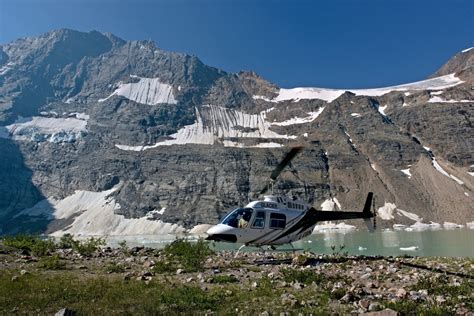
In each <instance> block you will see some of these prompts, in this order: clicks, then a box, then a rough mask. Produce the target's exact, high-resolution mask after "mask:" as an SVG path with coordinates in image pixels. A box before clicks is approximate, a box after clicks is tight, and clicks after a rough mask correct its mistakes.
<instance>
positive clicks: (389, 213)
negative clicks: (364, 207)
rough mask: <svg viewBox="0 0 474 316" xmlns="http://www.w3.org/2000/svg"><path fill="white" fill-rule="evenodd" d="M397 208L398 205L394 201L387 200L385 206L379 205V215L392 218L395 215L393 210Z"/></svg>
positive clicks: (383, 217) (385, 218)
mask: <svg viewBox="0 0 474 316" xmlns="http://www.w3.org/2000/svg"><path fill="white" fill-rule="evenodd" d="M396 209H397V206H396V205H395V204H393V203H387V202H385V204H384V206H382V207H379V209H378V210H377V215H378V216H379V217H380V218H381V219H383V220H386V221H388V220H391V219H394V218H395V217H394V216H393V211H395V210H396Z"/></svg>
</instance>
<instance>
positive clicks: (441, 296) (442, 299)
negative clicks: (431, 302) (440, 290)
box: [436, 295, 446, 304]
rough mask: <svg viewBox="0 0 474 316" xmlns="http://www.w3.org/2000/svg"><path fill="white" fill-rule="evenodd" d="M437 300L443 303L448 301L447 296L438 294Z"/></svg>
mask: <svg viewBox="0 0 474 316" xmlns="http://www.w3.org/2000/svg"><path fill="white" fill-rule="evenodd" d="M436 302H437V303H439V304H443V303H444V302H446V298H445V297H444V296H443V295H438V296H436Z"/></svg>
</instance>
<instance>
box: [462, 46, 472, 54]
mask: <svg viewBox="0 0 474 316" xmlns="http://www.w3.org/2000/svg"><path fill="white" fill-rule="evenodd" d="M471 49H474V47H469V48H466V49H463V50H462V51H461V53H467V52H468V51H470V50H471Z"/></svg>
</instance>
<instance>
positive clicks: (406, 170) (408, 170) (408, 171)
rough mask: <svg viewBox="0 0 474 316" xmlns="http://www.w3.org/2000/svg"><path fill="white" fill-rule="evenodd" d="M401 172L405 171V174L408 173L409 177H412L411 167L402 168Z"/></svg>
mask: <svg viewBox="0 0 474 316" xmlns="http://www.w3.org/2000/svg"><path fill="white" fill-rule="evenodd" d="M400 171H401V172H403V173H404V174H406V175H407V176H408V179H411V172H410V168H408V169H402V170H400Z"/></svg>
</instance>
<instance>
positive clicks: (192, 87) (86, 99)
mask: <svg viewBox="0 0 474 316" xmlns="http://www.w3.org/2000/svg"><path fill="white" fill-rule="evenodd" d="M473 56H474V50H466V51H464V52H461V53H459V54H457V55H456V56H455V57H453V59H452V60H450V61H448V63H447V64H446V65H445V66H443V67H442V68H441V69H440V70H439V71H438V72H437V73H436V74H435V77H433V78H431V79H429V80H425V81H421V82H417V83H413V84H407V85H402V86H396V87H388V88H380V89H366V90H351V91H344V90H330V89H320V88H295V89H282V88H279V87H277V86H276V85H274V84H272V83H270V82H268V81H266V80H264V79H263V78H261V77H259V76H258V75H257V74H255V73H252V72H242V73H238V74H227V73H225V72H223V71H221V70H218V69H215V68H212V67H208V66H206V65H204V64H203V63H202V62H201V61H200V60H199V59H197V58H196V57H194V56H189V55H185V54H178V53H170V52H165V51H163V50H160V49H158V48H157V47H156V46H155V44H154V43H151V42H147V41H136V42H126V41H123V40H121V39H119V38H117V37H115V36H113V35H110V34H101V33H98V32H90V33H80V32H76V31H71V30H59V31H53V32H50V33H48V34H45V35H43V36H40V37H38V38H26V39H21V40H17V41H15V42H12V43H10V44H8V45H5V46H3V47H1V48H0V161H1V165H0V176H1V178H2V181H1V183H0V229H1V230H2V231H3V233H11V232H16V231H46V232H48V233H57V234H60V233H62V232H65V231H73V232H75V233H84V234H88V233H96V234H101V233H103V234H111V233H113V234H124V233H131V232H133V233H144V234H147V233H163V232H169V231H176V230H180V229H181V227H182V226H184V227H192V226H194V225H196V224H199V223H215V222H217V220H218V219H219V218H220V217H221V216H222V215H223V214H224V213H226V212H227V211H228V210H229V208H232V207H235V206H237V205H242V204H245V203H247V202H248V200H249V199H252V198H256V197H257V192H258V191H260V190H261V189H262V188H263V187H264V186H265V185H266V184H267V182H266V181H267V178H268V175H269V174H270V172H271V170H272V168H274V167H275V166H276V165H277V164H278V162H279V159H281V158H282V156H283V155H284V153H285V152H287V151H288V150H289V148H290V147H291V146H294V145H304V146H305V150H304V151H303V153H302V154H300V155H299V156H298V157H297V158H296V159H295V160H294V161H293V162H292V165H291V166H290V167H289V168H288V169H286V170H285V171H284V172H283V174H282V176H281V178H280V181H279V182H278V183H277V185H276V190H277V191H278V190H281V191H282V192H286V193H288V194H293V195H300V196H301V197H303V198H308V199H310V200H312V201H314V204H315V206H319V205H320V204H321V203H322V202H323V201H324V200H326V199H328V198H337V200H338V201H339V202H341V204H342V208H343V209H359V208H360V207H361V206H362V203H363V200H364V199H365V196H366V194H367V192H368V191H374V192H375V195H376V207H377V208H380V210H379V215H380V217H381V219H382V220H386V222H385V224H386V225H389V224H393V223H412V222H413V221H414V220H416V219H421V218H423V220H424V221H426V222H427V221H430V220H431V221H437V222H443V221H452V222H457V223H465V222H470V221H473V220H474V214H473V211H472V204H473V196H474V182H473V175H474V173H473V172H474V158H473V152H474V137H473V136H474V134H473V130H472V122H471V120H472V117H474V115H473V114H474V113H473V112H474V110H473V103H474V102H473V101H471V100H474V96H473V94H474V91H473V90H472V85H473V83H474V75H473V68H472V59H473V58H474V57H473ZM99 192H101V194H99ZM104 218H107V221H104V223H105V222H107V223H113V225H112V224H111V225H105V224H104V225H91V224H90V223H91V221H93V222H96V223H102V222H101V220H104ZM167 223H173V224H178V226H177V225H170V224H167ZM382 223H383V222H382ZM158 224H159V225H158ZM102 226H103V227H102ZM125 226H127V227H132V226H133V227H135V228H134V229H131V230H130V229H129V228H127V229H128V230H127V229H125V228H124V227H125ZM91 227H94V228H93V230H91V229H92V228H91Z"/></svg>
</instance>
